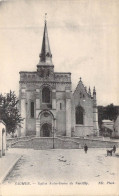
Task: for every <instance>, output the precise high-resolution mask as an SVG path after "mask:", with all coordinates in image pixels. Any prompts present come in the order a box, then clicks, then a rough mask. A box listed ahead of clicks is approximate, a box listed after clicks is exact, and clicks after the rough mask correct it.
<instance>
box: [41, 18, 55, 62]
mask: <svg viewBox="0 0 119 196" xmlns="http://www.w3.org/2000/svg"><path fill="white" fill-rule="evenodd" d="M46 15H47V14H45V17H46ZM39 57H40V61H39V65H52V54H51V51H50V45H49V39H48V31H47V21H46V18H45V25H44V33H43V41H42V48H41V53H40V55H39Z"/></svg>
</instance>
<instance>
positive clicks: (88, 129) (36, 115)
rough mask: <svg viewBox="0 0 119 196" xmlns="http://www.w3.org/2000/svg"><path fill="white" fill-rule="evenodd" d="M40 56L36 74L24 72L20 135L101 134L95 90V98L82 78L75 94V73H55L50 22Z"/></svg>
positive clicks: (22, 73)
mask: <svg viewBox="0 0 119 196" xmlns="http://www.w3.org/2000/svg"><path fill="white" fill-rule="evenodd" d="M39 57H40V60H39V63H38V65H37V70H36V71H34V72H27V71H21V72H20V82H19V87H20V88H19V100H20V113H21V116H22V118H24V122H23V124H22V127H21V128H20V132H19V135H20V136H27V135H36V136H37V137H52V136H68V137H75V136H87V135H98V131H99V130H98V111H97V104H96V91H95V88H94V89H93V94H92V95H91V91H90V88H89V90H88V91H87V89H86V87H85V86H84V84H83V82H82V80H81V78H80V81H79V83H78V85H77V87H76V89H75V91H74V92H72V82H71V73H70V72H63V73H61V72H55V71H54V65H53V63H52V54H51V50H50V45H49V39H48V31H47V22H46V21H45V25H44V34H43V41H42V47H41V54H40V55H39Z"/></svg>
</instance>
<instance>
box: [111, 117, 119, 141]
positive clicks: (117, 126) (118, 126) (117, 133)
mask: <svg viewBox="0 0 119 196" xmlns="http://www.w3.org/2000/svg"><path fill="white" fill-rule="evenodd" d="M112 136H113V137H115V138H116V137H117V138H119V115H118V116H117V119H116V120H115V122H114V131H113V134H112Z"/></svg>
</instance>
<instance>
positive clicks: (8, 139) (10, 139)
mask: <svg viewBox="0 0 119 196" xmlns="http://www.w3.org/2000/svg"><path fill="white" fill-rule="evenodd" d="M31 138H34V135H31V136H23V137H15V138H7V146H8V147H9V146H11V145H12V144H14V143H16V142H18V141H23V140H24V141H25V140H28V139H31Z"/></svg>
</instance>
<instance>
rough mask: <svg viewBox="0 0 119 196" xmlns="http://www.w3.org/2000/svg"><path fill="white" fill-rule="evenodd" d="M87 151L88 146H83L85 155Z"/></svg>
mask: <svg viewBox="0 0 119 196" xmlns="http://www.w3.org/2000/svg"><path fill="white" fill-rule="evenodd" d="M87 150H88V146H87V145H86V144H85V145H84V151H85V153H87Z"/></svg>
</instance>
